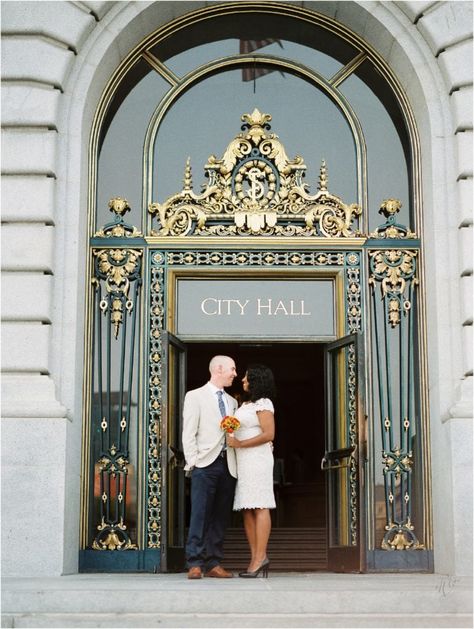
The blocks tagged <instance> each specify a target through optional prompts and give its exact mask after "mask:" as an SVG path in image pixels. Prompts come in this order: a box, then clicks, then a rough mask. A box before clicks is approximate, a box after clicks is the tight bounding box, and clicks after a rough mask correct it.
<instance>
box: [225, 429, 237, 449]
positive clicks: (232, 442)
mask: <svg viewBox="0 0 474 629" xmlns="http://www.w3.org/2000/svg"><path fill="white" fill-rule="evenodd" d="M226 440H227V445H228V446H229V448H240V441H239V440H238V439H236V438H235V437H234V435H233V434H231V433H229V432H228V433H227V435H226Z"/></svg>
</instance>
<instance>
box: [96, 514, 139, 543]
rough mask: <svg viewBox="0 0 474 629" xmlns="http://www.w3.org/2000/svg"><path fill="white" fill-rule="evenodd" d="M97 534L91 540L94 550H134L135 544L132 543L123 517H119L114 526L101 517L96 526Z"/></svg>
mask: <svg viewBox="0 0 474 629" xmlns="http://www.w3.org/2000/svg"><path fill="white" fill-rule="evenodd" d="M97 530H98V531H99V535H98V536H97V537H96V538H95V539H94V541H93V542H92V548H93V549H94V550H136V549H137V545H136V544H133V543H132V541H131V540H130V538H129V536H128V534H127V533H126V530H127V527H126V526H125V524H124V522H123V519H122V518H120V522H118V523H117V524H116V525H115V526H113V527H110V526H109V525H108V524H107V523H106V522H105V520H104V518H102V521H101V523H100V524H99V525H98V526H97Z"/></svg>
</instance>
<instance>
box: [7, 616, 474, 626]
mask: <svg viewBox="0 0 474 629" xmlns="http://www.w3.org/2000/svg"><path fill="white" fill-rule="evenodd" d="M394 626H396V627H397V628H398V627H400V628H402V627H411V628H414V627H433V628H437V627H446V628H448V627H449V628H451V627H452V628H453V629H454V628H457V627H472V616H470V615H469V614H413V613H411V614H392V615H387V614H385V615H381V614H299V613H291V614H139V613H137V614H100V613H96V614H17V615H15V616H14V617H13V616H7V615H2V627H5V628H13V627H15V628H20V627H36V628H38V629H40V628H43V627H45V628H51V629H53V628H56V627H63V628H65V629H66V628H69V627H72V628H82V627H97V628H99V627H111V628H114V627H116V628H117V629H119V628H121V627H123V628H129V629H132V628H133V629H134V628H137V629H140V628H143V629H145V628H148V627H160V628H161V629H163V628H164V627H169V628H172V627H173V628H174V627H182V628H183V629H184V628H187V627H190V628H192V627H195V628H196V629H200V628H214V627H216V628H218V627H223V628H227V627H239V628H241V627H248V628H252V627H254V628H255V629H257V628H258V629H264V628H265V627H272V628H273V627H275V628H280V627H281V628H287V629H291V628H293V627H294V628H298V627H302V628H303V627H315V628H316V627H341V628H345V629H349V628H354V629H355V628H359V627H378V628H385V627H387V628H390V627H394Z"/></svg>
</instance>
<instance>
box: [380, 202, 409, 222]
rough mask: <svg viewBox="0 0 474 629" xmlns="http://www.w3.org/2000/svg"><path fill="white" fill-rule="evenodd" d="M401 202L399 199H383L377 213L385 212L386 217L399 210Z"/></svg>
mask: <svg viewBox="0 0 474 629" xmlns="http://www.w3.org/2000/svg"><path fill="white" fill-rule="evenodd" d="M402 205H403V203H402V202H401V201H400V200H399V199H385V200H384V201H383V202H382V204H381V205H380V210H379V214H385V216H386V217H387V218H388V217H389V216H393V215H395V214H397V212H399V211H400V208H401V207H402Z"/></svg>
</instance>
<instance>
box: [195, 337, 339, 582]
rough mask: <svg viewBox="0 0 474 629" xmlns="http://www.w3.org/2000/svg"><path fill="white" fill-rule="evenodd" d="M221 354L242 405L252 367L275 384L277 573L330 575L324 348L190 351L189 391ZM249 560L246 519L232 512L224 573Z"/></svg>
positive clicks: (201, 347) (249, 346) (207, 347)
mask: <svg viewBox="0 0 474 629" xmlns="http://www.w3.org/2000/svg"><path fill="white" fill-rule="evenodd" d="M216 354H226V355H229V356H231V357H232V358H233V359H234V360H235V362H236V365H237V373H238V377H237V378H236V380H235V381H234V384H233V386H232V388H231V389H228V392H229V393H230V394H231V395H234V396H235V397H237V398H238V397H239V394H241V392H242V383H241V379H242V377H243V376H244V373H245V368H246V366H247V365H248V364H249V363H262V364H265V365H267V366H268V367H270V368H271V369H272V371H273V373H274V376H275V381H276V385H277V398H276V400H275V421H276V435H275V442H274V453H273V454H274V458H275V467H274V490H275V498H276V504H277V508H276V509H274V510H272V534H271V537H270V543H269V549H268V552H269V556H270V557H271V561H272V568H273V569H277V570H294V571H296V570H301V571H307V570H326V569H327V540H326V492H325V479H324V476H323V472H322V471H321V466H320V463H321V459H322V457H323V456H324V450H325V434H324V424H325V421H324V418H325V397H324V396H325V392H324V345H323V344H322V343H190V344H189V345H188V346H187V389H188V390H189V389H194V388H197V387H199V386H202V385H203V384H204V383H205V382H206V380H207V378H208V375H209V372H208V365H209V361H210V359H211V358H212V356H214V355H216ZM188 492H189V487H188V488H187V493H188ZM188 517H189V505H188V506H187V508H186V518H188ZM186 524H187V522H186ZM248 557H249V555H248V551H247V543H246V540H245V534H244V530H243V526H242V516H241V514H240V513H238V512H235V513H234V514H233V516H232V521H231V526H230V528H229V530H228V532H227V535H226V543H225V564H226V567H227V568H230V569H235V570H237V569H242V568H245V567H246V566H247V563H248Z"/></svg>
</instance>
